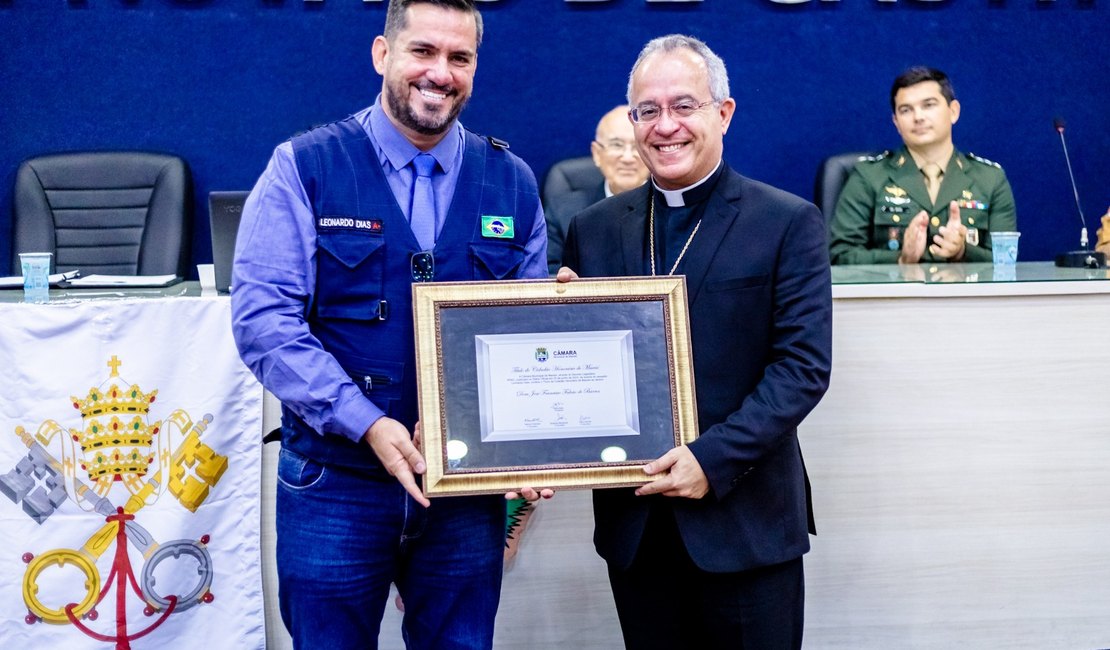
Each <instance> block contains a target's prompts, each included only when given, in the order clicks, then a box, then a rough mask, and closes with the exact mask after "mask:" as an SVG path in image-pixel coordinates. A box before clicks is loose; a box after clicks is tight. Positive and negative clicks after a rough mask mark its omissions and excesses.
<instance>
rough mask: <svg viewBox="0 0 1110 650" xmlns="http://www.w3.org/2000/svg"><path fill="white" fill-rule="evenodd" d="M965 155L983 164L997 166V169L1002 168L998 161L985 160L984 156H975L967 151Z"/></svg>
mask: <svg viewBox="0 0 1110 650" xmlns="http://www.w3.org/2000/svg"><path fill="white" fill-rule="evenodd" d="M967 157H968V158H970V159H972V160H974V161H975V162H977V163H983V164H984V165H990V166H991V167H997V168H999V169H1002V165H999V164H998V163H996V162H994V161H993V160H987V159H986V158H983V157H982V156H976V155H975V154H973V153H968V154H967Z"/></svg>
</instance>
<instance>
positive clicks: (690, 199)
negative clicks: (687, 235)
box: [651, 160, 724, 208]
mask: <svg viewBox="0 0 1110 650" xmlns="http://www.w3.org/2000/svg"><path fill="white" fill-rule="evenodd" d="M723 167H724V160H721V161H718V162H717V166H716V167H714V168H713V171H711V172H709V173H708V174H706V175H705V178H703V179H701V180H700V181H698V182H697V183H694V184H693V185H691V186H689V187H684V188H682V189H680V190H665V189H663V188H661V187H659V185H657V184H656V183H655V178H654V177H653V178H652V179H651V184H652V185H654V186H655V191H657V192H659V193H660V194H662V195H663V198H664V199H666V201H667V207H669V208H681V207H683V206H686V205H696V204H698V203H700V202H702V201H704V200H705V199H706V198H708V197H709V194H710V192H712V191H713V186H714V185H716V183H709V182H707V181H709V180H710V179H713V178H715V177H716V176H717V174H719V173H720V171H721V169H722V168H723Z"/></svg>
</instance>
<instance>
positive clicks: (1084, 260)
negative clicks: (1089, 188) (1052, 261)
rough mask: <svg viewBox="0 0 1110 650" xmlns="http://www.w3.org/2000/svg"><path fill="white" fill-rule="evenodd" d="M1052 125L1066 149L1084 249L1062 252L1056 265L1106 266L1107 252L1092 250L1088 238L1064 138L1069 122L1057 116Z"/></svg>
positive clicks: (1069, 266)
mask: <svg viewBox="0 0 1110 650" xmlns="http://www.w3.org/2000/svg"><path fill="white" fill-rule="evenodd" d="M1052 126H1054V127H1055V128H1056V132H1057V133H1059V134H1060V146H1061V147H1063V149H1064V162H1066V163H1067V165H1068V178H1069V179H1071V193H1072V195H1073V196H1074V197H1075V209H1076V211H1077V212H1079V223H1080V225H1081V226H1082V229H1081V230H1080V231H1079V246H1080V247H1081V248H1082V250H1077V251H1069V252H1067V253H1060V254H1059V255H1057V256H1056V266H1062V267H1065V268H1087V269H1102V268H1106V254H1105V253H1099V252H1091V246H1090V242H1089V240H1088V239H1087V218H1086V217H1084V216H1083V207H1082V205H1080V203H1079V186H1077V185H1076V184H1075V174H1074V173H1072V171H1071V157H1070V156H1068V142H1067V140H1066V139H1064V129H1065V128H1066V127H1067V123H1066V122H1064V120H1063V118H1061V117H1056V118H1054V119H1053V120H1052Z"/></svg>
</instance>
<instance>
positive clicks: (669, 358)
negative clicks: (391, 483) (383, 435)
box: [413, 276, 698, 496]
mask: <svg viewBox="0 0 1110 650" xmlns="http://www.w3.org/2000/svg"><path fill="white" fill-rule="evenodd" d="M413 309H414V316H415V323H416V360H417V366H418V383H419V394H420V395H419V398H420V422H421V448H422V450H423V452H424V457H425V459H426V460H427V463H428V470H427V473H426V474H425V476H424V493H425V494H426V495H428V496H440V495H455V494H483V493H500V492H508V491H516V490H520V489H521V488H524V487H534V488H548V487H549V488H559V489H568V488H595V487H617V486H633V485H642V484H644V483H647V482H648V481H649V480H651V479H649V478H648V477H647V476H646V475H645V474H644V473H643V466H644V465H645V464H647V463H648V462H650V461H652V460H654V459H656V458H658V457H659V456H662V455H663V454H664V453H666V452H667V451H668V450H670V449H672V448H674V447H676V446H678V445H681V444H686V443H689V442H691V441H692V440H693V439H694V438H695V437H696V436H697V431H698V427H697V412H696V408H695V404H694V379H693V368H692V363H691V352H690V331H689V317H688V314H687V307H686V282H685V278H683V277H682V276H677V277H674V276H667V277H651V278H639V277H637V278H601V279H579V280H574V281H573V282H567V283H557V282H555V281H554V280H522V281H513V282H438V283H426V284H422V283H417V284H414V285H413Z"/></svg>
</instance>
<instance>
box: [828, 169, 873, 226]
mask: <svg viewBox="0 0 1110 650" xmlns="http://www.w3.org/2000/svg"><path fill="white" fill-rule="evenodd" d="M873 155H875V154H873V153H871V152H869V151H852V152H849V153H841V154H836V155H835V156H829V157H828V158H826V159H824V160H822V161H821V164H820V165H819V166H818V167H817V178H816V179H815V180H814V183H813V203H814V204H815V205H816V206H817V207H818V208H819V209H820V210H821V213H822V214H824V215H825V221H826V222H831V221H832V218H833V215H834V214H835V213H836V202H837V200H839V199H840V191H841V190H843V189H844V183H846V182H848V175H849V174H851V173H852V168H853V167H855V166H856V163H857V162H859V161H861V160H863V159H865V158H867V157H869V156H873Z"/></svg>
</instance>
